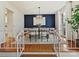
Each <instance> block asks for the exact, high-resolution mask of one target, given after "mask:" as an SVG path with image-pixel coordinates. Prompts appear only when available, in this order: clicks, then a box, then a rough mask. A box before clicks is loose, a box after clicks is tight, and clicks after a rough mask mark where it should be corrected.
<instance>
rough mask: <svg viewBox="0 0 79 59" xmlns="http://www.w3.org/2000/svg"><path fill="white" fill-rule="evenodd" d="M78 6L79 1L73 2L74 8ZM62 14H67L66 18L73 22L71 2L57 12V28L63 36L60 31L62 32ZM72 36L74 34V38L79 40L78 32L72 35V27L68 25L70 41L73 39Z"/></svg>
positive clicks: (67, 32)
mask: <svg viewBox="0 0 79 59" xmlns="http://www.w3.org/2000/svg"><path fill="white" fill-rule="evenodd" d="M77 4H79V2H78V1H73V2H72V7H73V8H74V6H75V5H77ZM62 13H65V17H66V18H68V19H67V20H71V5H70V3H69V2H67V3H66V5H65V6H64V7H63V8H62V9H60V10H58V11H57V12H56V28H57V31H58V32H59V33H60V34H62V31H60V30H62V23H61V14H62ZM72 34H73V38H74V39H76V38H77V35H76V32H73V33H72V28H71V25H70V24H68V23H66V38H67V39H68V40H69V39H72Z"/></svg>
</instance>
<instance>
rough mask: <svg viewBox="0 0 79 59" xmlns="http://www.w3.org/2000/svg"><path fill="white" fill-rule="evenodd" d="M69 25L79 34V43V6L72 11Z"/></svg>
mask: <svg viewBox="0 0 79 59" xmlns="http://www.w3.org/2000/svg"><path fill="white" fill-rule="evenodd" d="M68 23H69V24H71V27H72V29H73V30H74V31H76V32H77V40H78V41H79V5H76V6H75V8H74V10H73V9H72V15H71V20H68Z"/></svg>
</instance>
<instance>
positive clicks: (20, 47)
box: [16, 31, 24, 57]
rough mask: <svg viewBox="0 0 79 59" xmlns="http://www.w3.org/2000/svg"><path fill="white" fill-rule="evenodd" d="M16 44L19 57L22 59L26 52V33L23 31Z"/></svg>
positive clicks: (19, 34) (17, 37)
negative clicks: (24, 51)
mask: <svg viewBox="0 0 79 59" xmlns="http://www.w3.org/2000/svg"><path fill="white" fill-rule="evenodd" d="M16 44H17V57H20V56H21V55H22V53H23V50H24V31H21V32H20V33H18V35H17V36H16Z"/></svg>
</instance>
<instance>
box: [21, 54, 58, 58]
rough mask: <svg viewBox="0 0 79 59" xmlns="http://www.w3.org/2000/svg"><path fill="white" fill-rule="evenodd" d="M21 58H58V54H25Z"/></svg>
mask: <svg viewBox="0 0 79 59" xmlns="http://www.w3.org/2000/svg"><path fill="white" fill-rule="evenodd" d="M21 57H57V56H56V54H23V55H21Z"/></svg>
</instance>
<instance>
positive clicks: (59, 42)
mask: <svg viewBox="0 0 79 59" xmlns="http://www.w3.org/2000/svg"><path fill="white" fill-rule="evenodd" d="M53 36H54V40H56V41H57V42H56V43H54V50H55V52H56V54H57V56H58V57H60V53H61V52H62V48H63V47H62V46H64V44H65V45H67V42H66V40H64V39H62V38H61V35H60V34H59V33H58V32H57V31H56V30H54V34H53Z"/></svg>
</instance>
